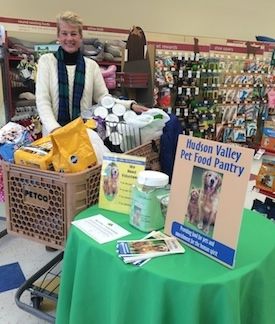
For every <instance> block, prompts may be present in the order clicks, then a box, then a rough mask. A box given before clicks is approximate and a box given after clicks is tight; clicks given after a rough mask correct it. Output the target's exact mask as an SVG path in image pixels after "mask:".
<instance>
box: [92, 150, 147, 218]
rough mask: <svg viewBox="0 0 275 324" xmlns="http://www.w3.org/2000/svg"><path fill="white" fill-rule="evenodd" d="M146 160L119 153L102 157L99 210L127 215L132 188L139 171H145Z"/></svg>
mask: <svg viewBox="0 0 275 324" xmlns="http://www.w3.org/2000/svg"><path fill="white" fill-rule="evenodd" d="M145 165H146V158H145V157H140V156H133V155H127V154H120V153H106V154H104V155H103V161H102V168H101V177H100V188H99V202H98V205H99V207H100V208H104V209H108V210H113V211H116V212H120V213H124V214H129V212H130V208H131V196H132V186H133V184H134V183H135V182H136V179H137V176H138V174H139V172H140V171H143V170H144V169H145Z"/></svg>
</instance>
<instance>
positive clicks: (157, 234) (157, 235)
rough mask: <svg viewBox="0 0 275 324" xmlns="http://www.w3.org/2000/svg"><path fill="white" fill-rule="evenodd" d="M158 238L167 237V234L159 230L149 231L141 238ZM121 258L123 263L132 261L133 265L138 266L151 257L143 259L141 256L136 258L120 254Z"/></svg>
mask: <svg viewBox="0 0 275 324" xmlns="http://www.w3.org/2000/svg"><path fill="white" fill-rule="evenodd" d="M159 238H169V236H167V235H166V234H164V233H162V232H160V231H152V232H151V233H149V234H147V235H146V236H144V237H143V238H142V240H147V239H159ZM121 258H122V260H123V261H124V262H125V263H132V264H133V265H136V266H139V267H141V266H142V265H144V264H145V263H146V262H148V261H150V260H151V258H148V259H147V258H146V259H143V258H142V256H141V259H139V258H137V257H132V256H126V257H125V256H121Z"/></svg>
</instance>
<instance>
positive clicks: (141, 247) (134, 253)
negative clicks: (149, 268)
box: [117, 238, 185, 263]
mask: <svg viewBox="0 0 275 324" xmlns="http://www.w3.org/2000/svg"><path fill="white" fill-rule="evenodd" d="M117 252H118V255H119V256H121V257H124V262H126V263H129V262H133V261H137V260H141V259H148V258H153V257H158V256H164V255H169V254H176V253H184V252H185V249H184V248H183V246H182V245H181V244H180V243H179V241H178V240H177V239H175V238H165V239H147V240H129V241H118V243H117ZM125 257H131V258H130V259H127V258H125Z"/></svg>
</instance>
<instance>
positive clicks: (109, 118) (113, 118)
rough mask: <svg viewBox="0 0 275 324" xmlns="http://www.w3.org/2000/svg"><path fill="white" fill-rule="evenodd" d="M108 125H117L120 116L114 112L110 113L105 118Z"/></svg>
mask: <svg viewBox="0 0 275 324" xmlns="http://www.w3.org/2000/svg"><path fill="white" fill-rule="evenodd" d="M105 120H106V122H107V125H108V126H110V127H116V126H117V124H118V122H119V118H118V116H117V115H114V114H109V115H108V116H107V117H106V118H105Z"/></svg>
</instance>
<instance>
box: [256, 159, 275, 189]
mask: <svg viewBox="0 0 275 324" xmlns="http://www.w3.org/2000/svg"><path fill="white" fill-rule="evenodd" d="M256 188H258V189H260V190H264V191H267V192H269V193H271V194H274V193H275V160H274V157H273V156H264V157H263V162H262V166H261V168H260V171H259V173H258V175H257V178H256Z"/></svg>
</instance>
